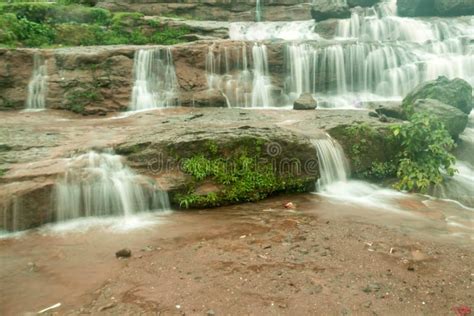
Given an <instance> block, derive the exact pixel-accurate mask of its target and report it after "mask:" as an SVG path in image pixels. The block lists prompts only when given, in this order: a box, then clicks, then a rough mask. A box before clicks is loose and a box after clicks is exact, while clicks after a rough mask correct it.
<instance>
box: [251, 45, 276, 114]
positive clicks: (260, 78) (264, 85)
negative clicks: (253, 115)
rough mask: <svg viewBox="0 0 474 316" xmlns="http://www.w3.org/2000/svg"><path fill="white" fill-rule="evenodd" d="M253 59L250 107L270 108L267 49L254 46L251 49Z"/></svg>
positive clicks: (270, 86) (261, 46) (271, 102)
mask: <svg viewBox="0 0 474 316" xmlns="http://www.w3.org/2000/svg"><path fill="white" fill-rule="evenodd" d="M252 57H253V65H254V67H253V89H252V105H251V106H252V107H271V106H273V101H272V97H271V88H272V84H271V77H270V76H269V74H268V57H267V48H266V46H265V45H263V44H255V45H254V46H253V48H252Z"/></svg>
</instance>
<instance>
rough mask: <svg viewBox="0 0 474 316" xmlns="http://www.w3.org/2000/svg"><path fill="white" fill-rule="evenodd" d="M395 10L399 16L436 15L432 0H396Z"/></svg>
mask: <svg viewBox="0 0 474 316" xmlns="http://www.w3.org/2000/svg"><path fill="white" fill-rule="evenodd" d="M397 11H398V15H400V16H433V15H436V12H435V9H434V0H397Z"/></svg>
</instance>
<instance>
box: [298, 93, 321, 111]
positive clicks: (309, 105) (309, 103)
mask: <svg viewBox="0 0 474 316" xmlns="http://www.w3.org/2000/svg"><path fill="white" fill-rule="evenodd" d="M317 105H318V103H317V102H316V100H315V99H314V98H313V96H312V95H311V94H310V93H305V94H302V95H301V96H300V97H299V98H298V99H296V101H295V102H294V103H293V110H314V109H316V107H317Z"/></svg>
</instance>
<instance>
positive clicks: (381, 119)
mask: <svg viewBox="0 0 474 316" xmlns="http://www.w3.org/2000/svg"><path fill="white" fill-rule="evenodd" d="M379 121H380V122H383V123H387V122H388V118H387V117H386V116H385V115H383V114H382V115H380V117H379Z"/></svg>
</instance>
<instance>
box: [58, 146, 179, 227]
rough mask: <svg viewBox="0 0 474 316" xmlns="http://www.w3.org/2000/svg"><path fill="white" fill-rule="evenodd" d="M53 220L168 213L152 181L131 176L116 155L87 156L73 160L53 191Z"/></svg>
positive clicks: (93, 153)
mask: <svg viewBox="0 0 474 316" xmlns="http://www.w3.org/2000/svg"><path fill="white" fill-rule="evenodd" d="M55 209H56V220H57V221H59V222H61V221H65V220H70V219H74V218H79V217H89V216H129V215H132V214H135V213H139V212H145V211H149V210H167V209H170V206H169V201H168V196H167V194H166V193H165V192H163V191H161V190H160V189H159V188H157V186H156V185H155V183H154V182H153V181H150V180H149V179H147V178H145V177H142V176H139V175H137V174H135V173H134V172H133V171H132V170H131V169H130V168H128V167H127V166H125V165H124V164H123V162H122V158H121V157H120V156H118V155H113V154H107V153H96V152H89V153H88V154H84V155H80V156H78V157H76V158H73V159H72V160H71V162H70V164H69V166H68V170H67V172H66V174H65V176H64V177H63V178H62V179H60V180H59V181H58V182H57V184H56V187H55Z"/></svg>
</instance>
